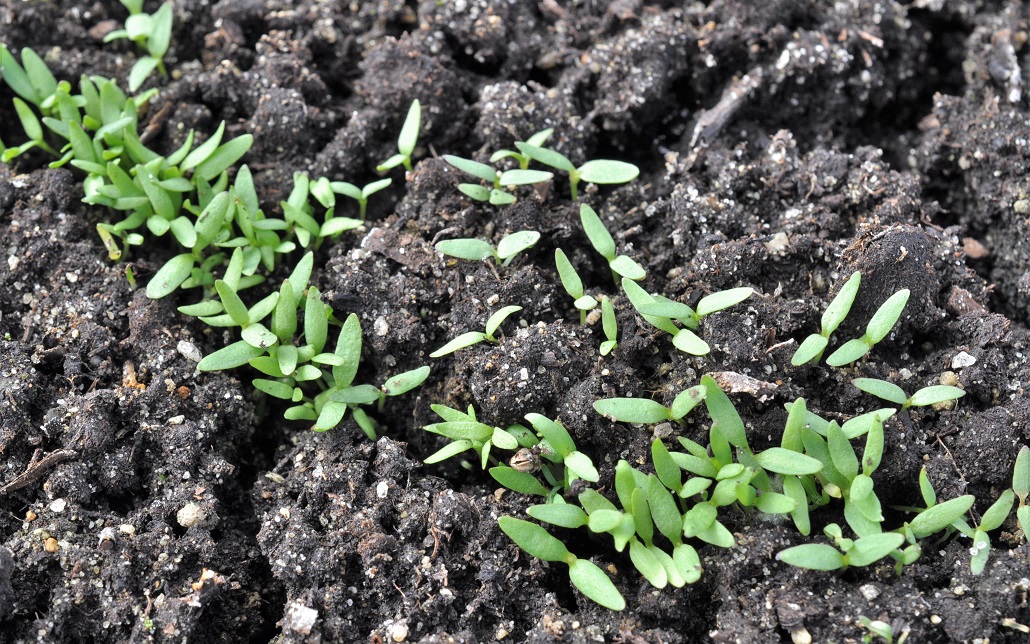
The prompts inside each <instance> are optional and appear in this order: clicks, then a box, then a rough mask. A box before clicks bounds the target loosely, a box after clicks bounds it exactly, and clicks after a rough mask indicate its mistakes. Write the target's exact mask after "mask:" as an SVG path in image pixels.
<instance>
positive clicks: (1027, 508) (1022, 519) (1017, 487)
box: [1012, 445, 1030, 539]
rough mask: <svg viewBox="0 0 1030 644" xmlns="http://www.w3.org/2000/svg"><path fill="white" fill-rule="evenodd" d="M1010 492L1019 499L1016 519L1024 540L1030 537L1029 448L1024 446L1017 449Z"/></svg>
mask: <svg viewBox="0 0 1030 644" xmlns="http://www.w3.org/2000/svg"><path fill="white" fill-rule="evenodd" d="M1012 490H1013V492H1015V494H1016V497H1017V498H1018V499H1019V507H1018V508H1016V518H1017V519H1018V520H1019V528H1020V529H1021V530H1022V531H1023V538H1024V539H1025V538H1027V537H1028V535H1030V503H1027V498H1028V497H1030V447H1027V446H1026V445H1024V446H1022V447H1020V448H1019V455H1018V456H1017V457H1016V467H1015V470H1014V471H1013V473H1012Z"/></svg>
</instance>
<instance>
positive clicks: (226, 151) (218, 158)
mask: <svg viewBox="0 0 1030 644" xmlns="http://www.w3.org/2000/svg"><path fill="white" fill-rule="evenodd" d="M253 144H254V137H253V136H252V135H250V134H244V135H242V136H238V137H236V138H235V139H232V140H231V141H229V142H227V143H225V144H224V145H221V146H219V147H218V149H216V150H215V151H214V152H213V153H212V154H211V156H209V157H208V158H207V159H205V160H204V161H203V162H202V163H201V164H200V165H198V166H197V169H196V170H195V171H194V173H193V174H194V176H196V177H200V178H201V179H206V180H207V181H211V180H212V179H214V178H215V177H217V176H218V175H220V174H222V173H223V172H225V171H226V170H228V169H229V168H230V167H232V165H233V164H234V163H236V162H237V161H239V160H240V159H241V158H242V157H243V155H244V154H246V153H247V151H248V150H250V146H252V145H253Z"/></svg>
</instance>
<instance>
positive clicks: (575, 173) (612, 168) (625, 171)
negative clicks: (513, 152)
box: [515, 142, 640, 199]
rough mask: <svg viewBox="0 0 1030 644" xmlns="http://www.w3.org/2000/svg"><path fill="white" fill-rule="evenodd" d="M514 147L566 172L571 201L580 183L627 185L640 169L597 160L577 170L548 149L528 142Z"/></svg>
mask: <svg viewBox="0 0 1030 644" xmlns="http://www.w3.org/2000/svg"><path fill="white" fill-rule="evenodd" d="M515 147H517V148H518V149H519V152H521V153H522V154H523V155H525V156H527V157H529V158H530V159H533V160H534V161H537V162H538V163H542V164H544V165H546V166H550V167H552V168H555V169H558V170H561V171H563V172H567V173H568V175H569V191H570V193H571V194H572V198H573V199H576V198H577V197H578V196H579V190H578V187H579V182H580V181H586V182H587V183H596V184H605V185H609V184H619V183H629V182H630V181H633V180H634V179H636V178H637V176H639V175H640V169H639V168H637V166H635V165H633V164H632V163H626V162H624V161H610V160H608V159H597V160H595V161H587V162H586V163H584V164H583V165H581V166H579V167H578V168H577V167H576V166H574V165H572V161H569V159H568V157H566V156H565V155H563V154H561V153H559V152H555V151H554V150H551V149H549V148H544V147H540V146H537V145H533V144H531V143H528V142H527V143H522V142H519V143H516V144H515Z"/></svg>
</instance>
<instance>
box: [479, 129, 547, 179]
mask: <svg viewBox="0 0 1030 644" xmlns="http://www.w3.org/2000/svg"><path fill="white" fill-rule="evenodd" d="M552 133H554V128H550V127H549V128H547V129H546V130H541V131H539V132H537V133H536V134H534V135H533V136H531V137H529V138H528V139H526V143H528V144H530V145H535V146H538V147H542V146H543V145H544V143H547V139H549V138H551V134H552ZM501 159H515V160H516V161H518V163H519V168H521V169H522V170H527V169H528V168H529V162H530V161H531V160H532V159H530V158H529V157H527V156H526V155H524V154H522V153H521V152H515V151H514V150H498V151H497V152H494V153H493V154H491V155H490V163H497V162H498V161H500V160H501Z"/></svg>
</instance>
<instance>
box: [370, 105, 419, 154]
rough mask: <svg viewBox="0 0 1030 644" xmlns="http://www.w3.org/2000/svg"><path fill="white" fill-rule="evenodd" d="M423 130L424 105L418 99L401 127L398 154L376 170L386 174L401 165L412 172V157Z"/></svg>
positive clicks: (409, 109)
mask: <svg viewBox="0 0 1030 644" xmlns="http://www.w3.org/2000/svg"><path fill="white" fill-rule="evenodd" d="M421 128H422V104H421V103H420V102H419V100H418V99H417V98H416V99H415V100H413V101H412V102H411V107H409V108H408V115H407V116H406V117H405V118H404V125H403V126H401V133H400V135H399V136H398V137H397V154H395V155H393V156H392V157H390V158H389V159H387V160H386V161H383V162H382V163H380V164H379V165H378V166H376V170H377V171H378V172H386V171H387V170H392V169H393V168H396V167H397V166H399V165H403V166H404V169H405V170H407V171H408V172H411V170H412V166H411V155H412V154H413V153H414V152H415V145H416V144H417V143H418V133H419V130H420V129H421Z"/></svg>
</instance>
